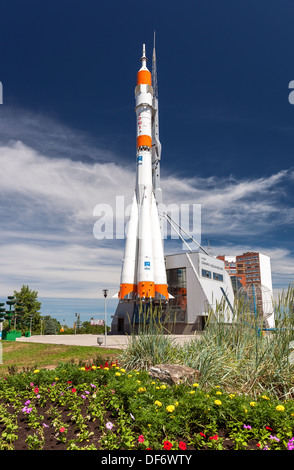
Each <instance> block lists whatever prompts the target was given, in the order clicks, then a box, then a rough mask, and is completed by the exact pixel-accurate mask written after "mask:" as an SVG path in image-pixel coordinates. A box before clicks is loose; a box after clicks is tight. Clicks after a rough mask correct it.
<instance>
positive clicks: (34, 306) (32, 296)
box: [14, 285, 42, 332]
mask: <svg viewBox="0 0 294 470" xmlns="http://www.w3.org/2000/svg"><path fill="white" fill-rule="evenodd" d="M14 296H15V299H16V301H17V302H22V304H23V305H22V306H23V313H22V318H24V319H25V320H28V321H29V319H30V316H31V315H32V332H33V331H35V330H36V329H38V328H40V321H41V319H40V315H41V312H40V309H41V305H42V304H41V302H39V301H38V292H37V291H35V290H31V289H30V288H29V286H25V285H23V286H22V288H21V289H20V291H19V292H17V291H14Z"/></svg>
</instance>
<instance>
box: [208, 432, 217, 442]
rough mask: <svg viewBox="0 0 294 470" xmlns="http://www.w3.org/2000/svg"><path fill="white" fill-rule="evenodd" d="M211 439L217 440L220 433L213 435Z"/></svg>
mask: <svg viewBox="0 0 294 470" xmlns="http://www.w3.org/2000/svg"><path fill="white" fill-rule="evenodd" d="M209 439H210V440H211V441H217V440H218V435H217V434H215V436H211V437H210V438H209Z"/></svg>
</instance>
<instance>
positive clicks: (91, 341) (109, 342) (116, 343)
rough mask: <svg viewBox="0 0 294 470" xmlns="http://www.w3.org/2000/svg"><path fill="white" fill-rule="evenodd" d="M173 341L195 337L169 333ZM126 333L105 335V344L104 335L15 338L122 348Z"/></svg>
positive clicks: (126, 337)
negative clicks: (100, 341)
mask: <svg viewBox="0 0 294 470" xmlns="http://www.w3.org/2000/svg"><path fill="white" fill-rule="evenodd" d="M171 337H172V338H173V339H174V341H175V343H177V344H183V343H184V342H186V341H189V340H191V339H193V338H195V336H194V335H171ZM98 338H100V339H101V340H102V344H101V346H99V345H98V342H97V339H98ZM130 338H131V337H130V336H128V335H107V338H106V345H105V336H104V335H78V334H77V335H33V336H31V337H30V338H27V337H25V336H22V337H21V338H16V341H21V342H26V343H45V344H65V345H74V346H98V347H102V348H105V347H107V348H115V349H123V348H125V347H126V346H127V344H128V341H129V340H130Z"/></svg>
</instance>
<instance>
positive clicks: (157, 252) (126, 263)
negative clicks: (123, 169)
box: [119, 46, 169, 300]
mask: <svg viewBox="0 0 294 470" xmlns="http://www.w3.org/2000/svg"><path fill="white" fill-rule="evenodd" d="M141 61H142V66H141V69H140V70H139V72H138V74H137V86H136V88H135V97H136V108H135V109H136V118H137V156H136V165H137V172H136V189H135V193H134V197H133V203H132V208H131V214H130V220H129V226H128V232H127V236H126V244H125V252H124V258H123V266H122V271H121V284H120V292H119V298H120V299H121V300H150V299H165V300H168V298H169V295H168V289H167V279H166V270H165V263H164V252H163V240H162V235H161V228H160V219H159V214H158V208H157V201H156V196H155V191H156V190H158V189H159V188H155V187H154V186H155V184H154V171H153V165H154V155H153V154H154V149H153V151H152V136H153V138H154V135H155V134H156V133H155V131H154V125H155V121H154V111H155V110H154V108H153V102H154V100H153V89H152V85H151V73H150V72H149V70H148V68H147V66H146V61H147V59H146V56H145V46H143V56H142V58H141ZM155 145H156V144H155ZM158 202H159V203H161V200H160V201H158Z"/></svg>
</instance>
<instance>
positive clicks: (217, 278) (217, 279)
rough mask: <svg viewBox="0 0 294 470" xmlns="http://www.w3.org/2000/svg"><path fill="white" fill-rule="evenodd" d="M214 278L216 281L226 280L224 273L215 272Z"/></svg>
mask: <svg viewBox="0 0 294 470" xmlns="http://www.w3.org/2000/svg"><path fill="white" fill-rule="evenodd" d="M213 279H214V280H215V281H222V282H223V280H224V276H223V275H222V274H218V273H213Z"/></svg>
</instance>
